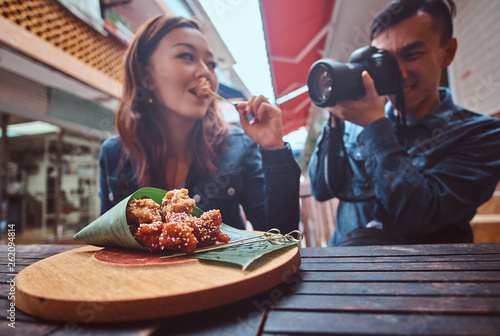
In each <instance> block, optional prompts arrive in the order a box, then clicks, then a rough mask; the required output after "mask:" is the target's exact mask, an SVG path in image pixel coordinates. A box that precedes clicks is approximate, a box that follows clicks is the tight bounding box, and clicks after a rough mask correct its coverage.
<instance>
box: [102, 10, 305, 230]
mask: <svg viewBox="0 0 500 336" xmlns="http://www.w3.org/2000/svg"><path fill="white" fill-rule="evenodd" d="M215 67H216V63H215V60H214V55H213V54H212V52H211V51H210V47H209V46H208V43H207V41H206V39H205V37H204V35H203V34H202V32H201V31H200V28H199V26H198V24H197V23H196V22H195V21H192V20H188V19H185V18H180V17H170V18H169V17H165V16H158V17H156V18H154V19H151V20H150V21H148V22H146V23H145V24H144V25H143V26H142V27H141V28H140V29H139V31H138V32H137V34H136V36H135V38H134V40H133V41H132V43H131V44H130V46H129V48H128V50H127V52H126V55H125V69H124V70H125V71H124V75H125V83H124V90H123V95H122V99H121V102H120V106H119V107H118V110H117V113H116V119H115V126H116V128H117V130H118V133H119V136H115V137H112V138H110V139H107V140H106V141H105V142H104V143H103V147H102V151H101V155H100V158H99V164H100V191H99V196H100V197H101V213H104V212H106V211H107V210H109V209H110V208H111V207H112V206H114V205H115V204H117V203H118V202H120V201H121V200H122V199H124V198H125V197H127V196H129V195H130V194H132V193H133V192H134V191H135V190H137V189H139V188H141V187H156V188H161V189H165V190H171V189H177V188H181V187H182V188H186V189H188V190H189V195H190V197H192V198H194V200H195V201H196V204H197V206H198V207H200V208H201V209H203V210H211V209H219V210H220V212H221V214H222V220H223V222H224V223H226V224H228V225H231V226H234V227H237V228H240V229H244V228H245V223H244V221H243V218H242V215H241V209H240V206H241V207H242V208H243V210H244V213H245V215H246V217H247V219H248V220H249V221H250V222H251V223H252V225H253V227H254V229H256V230H268V229H270V228H279V229H280V230H281V231H282V232H283V233H287V232H289V231H292V230H294V229H297V226H298V222H299V176H300V169H299V167H298V165H297V164H296V162H295V161H294V158H293V155H292V152H291V150H290V147H289V145H288V144H285V143H284V142H283V140H282V123H281V111H280V109H278V108H277V107H275V106H272V105H271V104H269V102H268V101H267V100H266V98H264V97H263V96H258V97H251V98H250V99H249V100H248V102H242V103H240V104H238V105H237V106H236V109H237V111H235V113H239V114H240V120H241V125H242V129H241V128H238V127H234V126H229V125H228V124H226V123H225V122H224V121H223V119H222V118H221V116H220V114H219V113H218V112H217V110H216V108H215V101H214V96H213V95H211V94H209V95H201V96H200V95H198V94H197V87H198V83H199V81H200V79H202V80H203V81H205V82H208V83H209V85H210V90H211V91H214V92H215V91H216V90H217V87H218V81H217V77H216V75H215V72H214V69H215ZM249 114H252V115H253V116H254V117H253V121H251V122H250V121H249V119H248V118H247V116H248V115H249Z"/></svg>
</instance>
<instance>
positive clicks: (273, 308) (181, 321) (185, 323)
mask: <svg viewBox="0 0 500 336" xmlns="http://www.w3.org/2000/svg"><path fill="white" fill-rule="evenodd" d="M76 247H79V246H78V245H17V246H16V269H15V271H16V272H19V271H20V270H21V269H22V268H24V267H26V266H28V265H30V264H32V263H34V262H36V261H38V260H41V259H43V258H46V257H49V256H51V255H54V254H56V253H60V252H64V251H67V250H69V249H72V248H76ZM301 254H302V265H301V267H300V270H299V272H298V273H297V274H296V275H294V276H293V277H292V278H290V279H288V280H287V281H286V282H285V283H283V284H282V285H280V286H278V287H275V288H273V289H271V290H269V291H267V292H264V293H262V294H260V295H257V296H254V297H251V298H249V299H246V300H243V301H240V302H237V303H234V304H230V305H227V306H224V307H219V308H215V309H211V310H208V311H204V312H201V313H193V314H189V315H183V316H178V317H172V318H166V319H160V320H151V321H145V322H140V323H119V324H97V325H96V324H91V323H89V324H87V323H79V324H77V323H74V322H64V323H61V322H60V323H57V322H50V321H44V320H40V319H37V318H33V317H30V316H28V315H25V314H23V313H22V312H21V311H19V310H17V311H16V312H15V319H16V320H15V327H16V328H15V329H12V328H10V327H9V326H8V324H9V323H10V322H9V320H8V319H7V317H8V314H9V312H8V311H7V309H9V304H10V301H9V299H8V296H7V295H8V293H9V291H10V284H9V279H10V277H11V276H10V275H9V274H11V272H10V271H9V269H8V259H7V246H5V245H3V246H1V255H0V257H1V260H2V265H1V268H0V271H1V273H0V276H1V279H0V280H1V284H0V288H1V301H0V302H1V305H0V307H1V312H0V315H1V319H2V322H1V323H0V335H18V334H19V335H150V334H154V335H166V334H171V335H180V334H182V335H290V334H293V335H314V334H330V335H332V334H335V335H337V334H338V335H347V334H354V335H477V336H479V335H500V244H452V245H414V246H371V247H370V246H366V247H337V248H304V249H301Z"/></svg>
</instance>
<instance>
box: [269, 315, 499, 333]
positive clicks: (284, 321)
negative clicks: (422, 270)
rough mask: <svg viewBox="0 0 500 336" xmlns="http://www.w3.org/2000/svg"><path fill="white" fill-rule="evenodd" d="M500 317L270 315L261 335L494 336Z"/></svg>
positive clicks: (497, 329)
mask: <svg viewBox="0 0 500 336" xmlns="http://www.w3.org/2000/svg"><path fill="white" fill-rule="evenodd" d="M499 330H500V316H467V317H464V316H463V315H439V314H368V313H363V314H361V313H325V312H296V311H292V312H291V311H270V312H269V314H268V316H267V320H266V324H265V325H264V329H263V334H262V335H271V334H273V335H275V334H287V335H288V334H294V335H312V334H315V335H321V334H323V335H326V334H328V335H433V336H438V335H469V336H470V335H475V336H498V331H499Z"/></svg>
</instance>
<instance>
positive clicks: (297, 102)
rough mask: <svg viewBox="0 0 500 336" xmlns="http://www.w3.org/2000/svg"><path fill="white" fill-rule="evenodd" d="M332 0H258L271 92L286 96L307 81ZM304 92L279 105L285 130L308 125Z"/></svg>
mask: <svg viewBox="0 0 500 336" xmlns="http://www.w3.org/2000/svg"><path fill="white" fill-rule="evenodd" d="M334 4H335V0H314V1H304V0H260V6H261V11H262V20H263V23H264V34H265V37H266V43H267V52H268V57H269V63H270V66H271V77H272V81H273V88H274V94H275V96H276V98H280V97H283V96H285V95H286V94H288V93H290V92H293V91H295V90H297V89H299V88H301V87H303V86H304V85H306V84H307V74H308V72H309V68H310V67H311V65H312V64H313V63H314V62H315V61H317V60H318V59H320V58H321V52H322V50H323V49H324V47H325V42H326V36H327V33H328V24H329V22H330V20H331V16H332V12H333V6H334ZM310 104H311V101H310V99H309V95H308V94H307V92H305V93H302V94H301V95H299V96H297V97H295V98H293V99H291V100H288V101H286V102H284V103H282V104H280V105H279V107H280V108H281V110H282V111H283V127H284V133H285V134H287V133H289V132H291V131H294V130H296V129H298V128H300V127H301V126H305V125H307V119H308V117H309V108H310Z"/></svg>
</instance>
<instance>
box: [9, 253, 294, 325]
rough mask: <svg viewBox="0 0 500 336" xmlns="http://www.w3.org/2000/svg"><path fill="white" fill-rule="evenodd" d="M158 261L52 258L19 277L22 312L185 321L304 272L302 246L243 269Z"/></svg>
mask: <svg viewBox="0 0 500 336" xmlns="http://www.w3.org/2000/svg"><path fill="white" fill-rule="evenodd" d="M157 257H158V256H152V255H151V254H148V253H147V252H137V251H120V250H116V249H115V250H113V249H103V248H101V247H95V246H85V247H82V248H78V249H75V250H71V251H68V252H64V253H61V254H58V255H55V256H52V257H49V258H47V259H44V260H41V261H39V262H37V263H35V264H32V265H31V266H29V267H27V268H25V269H23V270H22V271H21V272H19V274H18V275H17V276H16V297H15V299H16V300H15V304H16V308H19V309H20V310H22V311H23V312H25V313H27V314H30V315H34V316H37V317H41V318H46V319H50V320H57V321H75V322H86V323H92V322H118V321H134V320H145V319H152V318H159V317H166V316H172V315H180V314H185V313H190V312H195V311H201V310H204V309H209V308H213V307H217V306H220V305H224V304H227V303H231V302H235V301H238V300H241V299H244V298H247V297H250V296H252V295H255V294H258V293H260V292H263V291H265V290H268V289H270V288H272V287H274V286H276V285H278V284H280V283H281V282H283V281H285V280H286V279H288V278H290V277H291V276H292V275H293V274H294V273H295V272H296V271H297V270H298V268H299V266H300V253H299V249H298V247H297V246H292V247H288V248H283V249H279V250H276V251H274V252H271V253H268V254H266V255H264V256H262V257H261V258H259V259H258V260H256V261H254V262H253V263H252V264H251V265H250V266H249V267H248V268H247V269H246V270H245V271H242V270H241V269H240V268H239V267H238V266H237V265H234V266H233V265H232V264H229V263H220V262H212V261H204V260H199V259H194V258H172V259H157Z"/></svg>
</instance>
